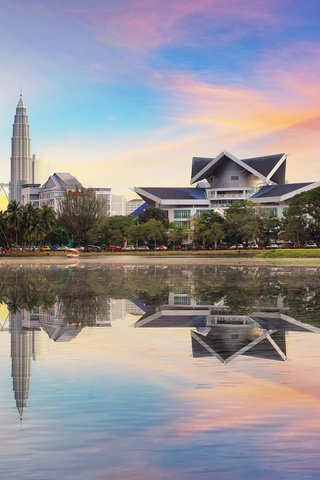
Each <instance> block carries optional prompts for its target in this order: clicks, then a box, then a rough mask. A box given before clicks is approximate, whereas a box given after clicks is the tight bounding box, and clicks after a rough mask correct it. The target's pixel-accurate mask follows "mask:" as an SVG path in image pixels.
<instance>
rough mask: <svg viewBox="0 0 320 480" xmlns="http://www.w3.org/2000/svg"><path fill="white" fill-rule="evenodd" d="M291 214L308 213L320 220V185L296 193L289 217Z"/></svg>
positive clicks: (315, 219) (316, 220)
mask: <svg viewBox="0 0 320 480" xmlns="http://www.w3.org/2000/svg"><path fill="white" fill-rule="evenodd" d="M291 215H300V216H301V215H308V216H309V217H311V218H313V219H314V221H315V222H320V187H318V188H314V189H313V190H309V191H308V192H303V193H300V194H299V195H296V196H295V197H294V198H293V200H292V202H291V204H290V206H289V209H288V217H290V216H291Z"/></svg>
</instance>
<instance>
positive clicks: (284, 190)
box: [250, 182, 313, 200]
mask: <svg viewBox="0 0 320 480" xmlns="http://www.w3.org/2000/svg"><path fill="white" fill-rule="evenodd" d="M312 183H313V182H305V183H286V184H284V185H267V186H265V187H262V188H261V189H260V190H259V191H258V192H257V193H255V194H254V195H252V197H250V200H252V199H255V198H267V197H282V196H283V195H286V194H288V193H292V192H295V191H296V190H300V188H304V187H306V186H308V185H312Z"/></svg>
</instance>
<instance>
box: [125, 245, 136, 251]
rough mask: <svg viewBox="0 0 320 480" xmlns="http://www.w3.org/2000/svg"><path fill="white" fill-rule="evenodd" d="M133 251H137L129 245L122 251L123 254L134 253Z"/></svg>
mask: <svg viewBox="0 0 320 480" xmlns="http://www.w3.org/2000/svg"><path fill="white" fill-rule="evenodd" d="M133 250H135V248H134V246H133V245H127V246H126V247H123V249H122V251H123V252H132V251H133Z"/></svg>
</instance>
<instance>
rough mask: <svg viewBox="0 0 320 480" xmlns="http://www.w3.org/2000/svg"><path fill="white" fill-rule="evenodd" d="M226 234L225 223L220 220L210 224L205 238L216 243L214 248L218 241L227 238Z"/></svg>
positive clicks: (208, 242) (215, 246)
mask: <svg viewBox="0 0 320 480" xmlns="http://www.w3.org/2000/svg"><path fill="white" fill-rule="evenodd" d="M225 236H226V234H225V231H224V228H223V225H222V224H221V223H218V222H214V223H212V224H211V225H210V228H209V229H208V230H207V231H206V234H205V239H206V243H207V244H209V245H210V244H212V243H214V248H217V244H218V242H221V241H222V240H223V239H224V238H225Z"/></svg>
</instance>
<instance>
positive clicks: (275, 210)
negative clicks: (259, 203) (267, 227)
mask: <svg viewBox="0 0 320 480" xmlns="http://www.w3.org/2000/svg"><path fill="white" fill-rule="evenodd" d="M266 210H267V212H268V213H270V215H273V216H274V217H277V214H278V211H277V208H276V207H273V208H266Z"/></svg>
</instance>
